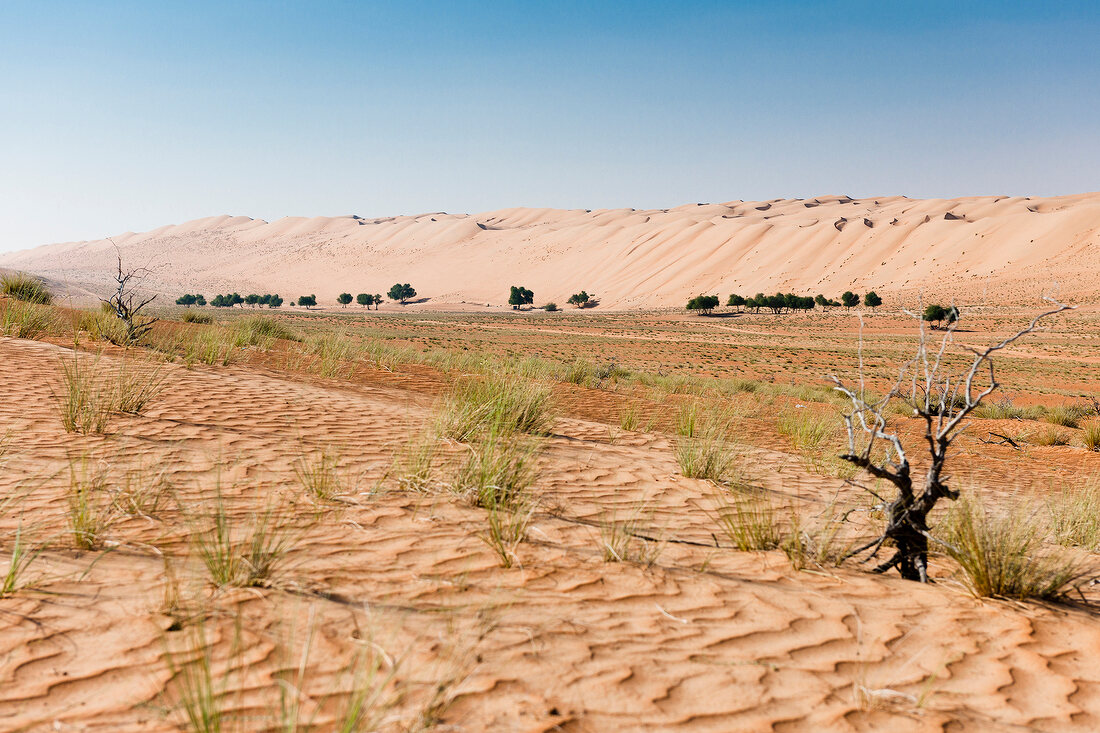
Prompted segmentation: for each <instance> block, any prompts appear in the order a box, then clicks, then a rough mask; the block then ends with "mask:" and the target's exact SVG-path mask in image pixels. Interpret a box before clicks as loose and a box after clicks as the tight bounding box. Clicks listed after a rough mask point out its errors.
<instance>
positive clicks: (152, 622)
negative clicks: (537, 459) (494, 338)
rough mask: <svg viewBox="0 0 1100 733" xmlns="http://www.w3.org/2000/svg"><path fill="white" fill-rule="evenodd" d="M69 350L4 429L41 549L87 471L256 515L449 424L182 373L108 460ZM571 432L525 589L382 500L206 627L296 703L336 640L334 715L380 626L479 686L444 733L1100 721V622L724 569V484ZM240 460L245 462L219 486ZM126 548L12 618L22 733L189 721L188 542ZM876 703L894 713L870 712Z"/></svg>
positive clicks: (80, 561)
mask: <svg viewBox="0 0 1100 733" xmlns="http://www.w3.org/2000/svg"><path fill="white" fill-rule="evenodd" d="M69 353H70V352H69V351H68V350H66V349H63V348H60V347H57V346H53V345H50V344H42V343H35V342H29V341H16V340H10V339H0V398H2V399H0V424H4V425H7V426H10V427H13V428H15V429H17V430H18V431H19V435H20V440H19V443H18V445H17V447H16V450H15V451H14V452H13V454H12V455H11V456H10V462H9V464H8V470H7V471H6V472H5V473H4V474H3V475H0V489H3V490H5V491H6V492H11V491H15V490H16V489H18V488H19V487H20V485H21V484H20V482H19V481H18V480H17V477H32V478H33V482H32V485H33V486H34V493H33V496H31V497H30V498H28V500H27V504H26V506H25V509H26V516H28V517H31V516H33V517H35V518H37V520H38V522H39V525H40V526H38V530H39V532H40V533H41V534H48V535H54V536H61V535H62V533H63V531H64V529H63V522H64V520H63V517H64V515H65V508H64V507H65V498H64V496H65V486H66V482H67V480H68V476H69V474H68V468H67V466H68V465H69V461H70V460H72V456H73V455H80V454H81V453H85V454H88V455H92V456H94V457H95V458H96V459H97V460H98V461H100V462H102V465H105V466H109V467H110V470H111V471H112V474H113V475H122V474H123V473H125V472H126V471H128V470H131V469H133V470H138V469H135V467H136V466H138V467H139V466H146V467H148V466H165V465H170V466H172V467H173V470H172V480H173V483H174V486H175V487H176V488H175V490H176V491H177V492H178V497H179V499H178V500H179V501H180V502H181V504H182V505H186V506H197V505H198V501H199V499H200V497H202V496H206V497H209V496H210V495H211V492H212V491H213V488H212V487H213V486H214V485H215V482H220V485H222V486H223V487H225V489H224V490H225V491H226V496H227V497H230V498H231V499H232V500H233V501H234V502H237V501H240V500H244V499H248V498H250V497H257V496H258V497H264V496H269V495H271V493H272V492H273V491H275V490H276V488H275V487H280V486H283V487H285V486H288V485H289V484H290V483H291V482H292V481H293V475H292V469H293V465H294V461H295V459H296V456H297V455H298V454H299V451H301V450H303V446H305V449H307V450H308V449H310V448H312V447H314V446H316V445H318V444H320V441H329V442H333V443H335V444H338V445H340V446H341V447H342V448H343V452H342V456H343V461H344V468H345V469H347V470H349V471H351V472H358V471H365V472H367V473H368V474H376V473H377V472H379V471H381V470H383V468H384V466H385V465H386V463H387V460H388V454H389V451H390V450H392V449H393V448H394V447H395V446H398V445H400V444H401V442H402V441H403V440H404V439H405V438H406V437H407V431H408V429H409V427H410V426H419V425H422V424H424V423H425V422H426V421H428V420H429V419H430V399H429V398H428V396H427V395H423V394H419V395H418V394H409V393H408V392H403V391H401V390H397V389H393V388H388V387H381V386H379V387H375V386H368V385H357V386H354V387H352V386H349V385H337V384H316V383H311V382H308V381H306V382H301V381H294V380H291V379H288V378H287V377H286V376H285V375H280V374H278V373H275V372H271V371H268V370H264V369H257V368H255V367H247V368H246V367H230V368H227V369H221V370H218V369H196V370H188V369H185V368H183V367H182V366H179V365H170V366H168V367H166V374H165V376H166V379H167V380H168V381H167V385H166V386H167V389H166V391H165V397H164V398H163V399H162V400H159V401H158V404H157V406H156V407H155V408H154V409H152V410H150V411H149V412H148V414H146V415H144V416H140V417H137V416H135V417H128V418H120V421H119V423H118V424H117V427H116V429H115V432H114V433H113V435H112V436H111V437H110V438H109V439H106V438H98V437H93V436H84V437H75V436H70V435H66V434H65V433H64V432H63V431H62V429H61V427H60V424H59V421H58V420H57V416H56V413H55V412H54V408H53V406H52V404H51V400H50V395H51V391H52V390H56V389H57V388H58V384H57V377H56V375H55V373H54V372H53V371H52V370H51V369H48V368H44V365H49V364H51V363H53V362H54V360H56V359H58V358H71V357H70V356H69ZM120 358H121V357H120V356H118V355H115V354H110V355H103V356H102V357H101V359H102V361H101V362H100V364H101V366H103V367H104V368H114V367H115V366H117V365H118V364H119V359H120ZM395 415H398V416H400V418H399V419H394V416H395ZM303 426H308V431H305V432H303ZM555 430H556V435H555V436H554V437H552V438H551V439H550V440H549V444H548V446H547V451H546V454H545V456H544V458H543V460H542V470H543V476H542V478H541V479H540V484H539V485H540V491H541V493H542V495H543V502H544V505H545V506H546V507H550V508H552V507H559V509H555V510H548V511H546V512H543V513H540V514H539V515H538V516H537V518H536V520H535V522H534V525H533V527H532V529H531V535H532V541H531V542H530V543H529V545H525V547H524V549H523V552H524V555H523V567H521V568H514V569H512V570H510V571H502V570H501V569H500V568H499V567H498V566H497V563H496V561H495V559H494V557H493V555H492V553H491V552H490V551H489V549H488V548H487V547H486V545H485V544H484V543H483V542H481V541H480V540H479V539H478V538H477V536H476V532H475V530H476V529H477V528H478V527H479V523H480V522H483V521H484V520H482V519H480V515H479V513H478V511H477V510H476V509H473V508H470V507H468V506H463V505H462V504H460V503H458V502H455V501H448V500H445V499H439V498H432V497H428V496H423V495H416V494H409V493H405V492H392V493H382V494H378V495H372V494H369V493H364V494H363V495H362V497H361V499H362V500H361V501H355V502H354V503H353V504H351V505H348V506H347V507H346V508H345V509H343V510H341V511H340V512H339V513H337V514H333V515H332V516H329V517H327V518H326V521H325V522H322V523H319V524H317V525H312V526H311V528H310V529H309V531H308V534H306V535H303V537H302V538H301V540H300V542H299V547H298V548H297V549H296V550H295V551H294V553H293V556H292V558H291V559H290V561H289V565H290V567H291V570H290V571H288V572H289V573H290V574H291V575H292V576H293V578H294V580H293V582H288V583H287V584H286V589H284V590H281V591H265V592H264V593H260V592H248V591H243V590H242V591H221V592H219V594H218V595H217V597H216V600H217V602H218V604H220V605H219V608H221V609H222V612H221V613H220V614H217V615H214V616H212V618H211V619H210V620H209V621H208V622H207V623H208V624H209V626H208V633H209V637H208V643H209V644H211V646H212V649H213V651H212V654H213V655H214V656H215V658H217V659H219V660H220V659H223V658H226V659H232V658H234V657H232V656H231V647H234V646H243V651H240V652H238V653H239V654H241V655H242V659H247V660H249V661H248V673H249V674H251V675H254V680H255V684H256V685H257V686H264V685H266V686H267V687H269V688H270V687H272V686H273V684H274V683H273V681H272V680H273V679H274V678H275V677H276V675H278V674H284V675H285V674H286V669H287V668H288V666H291V665H290V664H289V663H288V662H287V661H286V660H285V659H283V658H282V657H281V656H280V651H279V650H278V649H276V648H275V643H276V642H275V641H273V640H278V639H279V638H281V637H280V636H279V634H280V628H281V627H282V626H284V625H285V624H287V623H288V622H289V621H290V620H293V619H304V618H312V619H314V622H315V624H316V625H317V626H318V627H319V629H320V633H318V634H317V641H316V649H315V652H314V655H313V657H312V661H311V662H310V668H311V670H312V674H313V675H316V676H317V678H318V679H319V686H318V690H320V692H319V693H316V694H318V695H320V694H323V693H325V691H331V689H332V688H331V687H330V685H332V684H335V683H334V682H331V681H330V680H332V679H335V677H336V676H337V672H338V670H339V667H340V664H342V663H343V660H345V659H347V657H348V655H349V654H350V653H351V650H354V649H355V648H356V644H357V639H358V636H357V634H359V633H360V631H359V630H360V629H365V628H373V629H374V633H376V634H378V637H377V638H379V639H380V640H382V641H383V642H384V643H385V645H386V646H388V647H389V648H390V650H391V652H393V653H400V652H401V650H405V651H404V653H406V654H408V659H409V660H410V663H409V667H410V668H411V669H412V670H414V672H413V673H412V678H411V682H410V685H411V687H410V689H411V695H412V700H411V702H416V700H417V699H418V697H417V696H418V695H419V690H420V689H421V687H423V686H424V684H425V682H424V681H425V680H430V679H432V677H431V675H432V674H434V672H433V671H432V670H433V669H434V667H433V666H432V664H433V663H435V662H432V660H433V659H435V660H438V658H439V657H440V655H441V654H443V652H444V650H447V649H453V650H457V651H455V652H454V653H457V654H459V655H460V656H461V657H462V659H463V660H465V661H464V665H465V666H464V667H463V669H462V674H463V676H462V681H461V683H460V684H459V686H458V687H457V688H456V690H455V693H456V695H457V698H458V699H457V701H456V702H455V704H454V706H453V707H452V708H451V709H450V710H449V711H448V713H447V717H446V721H445V725H444V726H442V727H441V728H440V729H441V730H454V731H482V730H485V731H489V730H492V731H502V730H509V731H513V730H514V731H521V730H522V731H551V730H568V731H578V732H580V731H612V730H629V731H634V730H680V731H730V730H743V731H769V730H771V731H775V730H791V731H796V730H797V731H811V730H812V731H838V732H840V731H845V732H847V731H859V730H897V731H939V730H959V731H971V730H972V731H1010V730H1024V729H1028V730H1031V729H1035V730H1048V731H1061V730H1065V731H1069V730H1094V729H1095V727H1096V725H1097V723H1098V721H1100V696H1098V694H1097V691H1098V689H1100V675H1098V673H1097V670H1096V667H1095V664H1093V663H1092V660H1094V659H1095V655H1096V652H1097V651H1100V629H1098V627H1097V625H1096V623H1095V617H1094V616H1092V615H1090V614H1089V613H1088V612H1086V611H1082V610H1077V609H1073V608H1048V607H1044V606H1020V607H1016V606H1013V605H1011V604H1006V603H1001V602H983V601H978V600H975V599H972V598H970V597H969V596H966V595H964V594H961V593H959V592H957V591H951V590H948V589H946V588H944V587H941V586H923V587H922V586H918V585H916V584H912V583H907V582H905V581H902V580H900V579H896V578H893V577H874V576H870V575H868V574H865V573H863V574H861V573H858V572H849V571H838V572H837V573H836V574H832V573H802V574H799V573H795V572H794V571H792V570H791V569H790V567H789V566H788V565H787V563H786V562H785V560H784V559H783V557H782V555H781V554H780V553H778V552H772V553H730V552H722V553H719V552H718V551H717V550H715V549H714V548H713V547H711V542H712V538H713V535H712V534H711V533H712V531H713V526H712V523H711V521H710V519H709V517H708V513H707V509H708V507H709V506H710V499H709V496H710V494H711V492H713V486H711V485H710V484H708V483H707V482H704V481H701V480H693V479H686V478H683V477H682V476H678V471H677V465H676V461H675V459H674V457H673V455H672V449H671V445H670V443H669V440H668V438H667V437H664V436H660V435H653V434H642V433H628V434H625V435H624V436H623V437H622V439H621V440H620V441H617V442H616V444H614V445H611V444H608V443H607V442H606V435H607V426H606V425H602V424H599V423H593V422H589V421H586V420H582V419H576V418H562V419H561V420H560V421H559V423H558V425H557V426H556V429H555ZM754 459H755V460H760V461H764V462H770V463H772V464H773V465H774V464H775V462H776V461H777V460H779V461H785V462H787V463H788V464H789V466H788V467H785V468H784V472H783V474H782V477H780V476H779V475H778V474H775V481H776V483H777V485H781V486H784V487H786V488H787V489H788V490H790V488H791V483H790V482H791V481H793V480H796V479H797V481H798V484H799V486H800V493H802V494H803V495H804V496H806V497H807V498H813V499H814V500H820V501H823V502H824V501H827V500H828V499H829V498H830V496H833V495H834V493H835V487H832V486H831V485H830V481H829V480H828V479H826V478H824V477H823V476H820V475H817V474H811V473H807V472H806V471H805V470H804V469H799V468H798V467H797V466H798V463H797V461H796V460H793V458H792V457H791V456H783V455H781V454H778V453H776V452H775V451H770V452H769V451H758V452H756V453H754ZM219 460H220V461H222V462H225V463H227V464H229V467H228V468H226V469H225V470H218V469H216V468H215V464H217V463H218V462H219ZM833 483H835V480H834V481H833ZM643 498H645V499H646V500H647V501H648V502H649V505H650V506H651V507H652V508H653V509H654V511H655V515H654V517H653V520H652V521H653V523H654V525H655V526H662V527H664V529H665V531H667V532H668V533H669V535H670V536H673V537H675V538H677V543H674V544H670V545H669V546H668V547H667V548H666V550H665V552H664V553H663V555H662V556H661V558H660V562H659V563H658V564H656V565H654V566H652V567H650V568H646V567H644V566H641V565H636V564H629V563H627V564H607V563H604V562H602V560H601V559H600V556H599V553H598V551H597V550H596V548H595V542H594V536H595V533H596V532H597V530H596V529H595V528H594V527H593V526H592V525H591V520H595V519H598V518H599V517H600V516H601V512H605V511H607V510H609V509H610V510H616V509H621V510H623V511H629V510H630V508H631V507H632V506H635V505H636V504H637V502H638V501H640V500H641V499H643ZM164 511H165V512H172V511H173V510H172V508H171V506H169V505H166V506H165V508H164ZM172 516H175V515H174V514H173V515H172ZM18 521H19V517H18V516H14V515H13V516H8V517H5V518H4V519H3V521H2V522H0V526H2V527H3V529H4V530H5V531H13V530H14V528H15V527H16V526H17V524H16V523H17V522H18ZM111 535H112V537H114V538H118V544H117V546H116V547H115V548H114V551H112V552H109V553H105V554H103V555H102V556H100V555H99V554H98V553H82V552H74V551H72V550H66V549H64V548H58V549H52V550H51V551H50V552H49V553H47V554H46V555H44V556H43V558H42V560H41V562H40V564H39V567H41V568H42V571H43V572H44V573H46V578H45V579H44V580H42V581H41V582H42V583H43V585H42V586H41V589H42V590H43V591H45V592H44V593H38V594H32V593H27V594H18V595H16V596H14V597H11V598H8V599H5V600H4V601H3V602H2V603H0V728H2V729H4V730H114V731H131V730H132V731H137V730H157V731H160V730H177V729H179V727H181V726H180V719H181V717H180V716H181V712H180V711H179V710H178V709H174V708H172V707H171V706H170V705H167V704H166V702H165V697H164V694H165V690H166V689H167V688H169V687H171V683H170V677H171V675H170V674H169V670H168V667H167V666H166V664H165V661H164V659H165V655H166V654H167V651H166V650H169V649H174V648H176V647H177V646H181V645H182V642H183V641H184V640H185V639H186V633H187V632H185V631H172V630H170V629H169V627H168V618H167V617H166V616H165V615H164V614H163V613H162V612H161V611H159V610H158V608H159V606H160V604H161V590H162V587H163V585H164V582H165V580H164V565H163V561H162V558H161V552H160V551H158V550H156V549H155V548H157V547H160V548H165V551H166V552H167V551H169V550H170V551H172V552H180V553H182V552H185V550H186V547H187V540H186V525H185V523H184V522H181V521H171V522H164V521H160V520H157V519H153V518H149V517H142V516H133V517H129V518H126V519H123V520H120V521H119V523H118V524H116V525H114V526H113V527H112V529H111ZM180 567H181V569H180V571H179V572H181V573H182V572H184V569H186V567H188V566H185V565H184V564H182V561H181V566H180ZM192 571H193V572H196V573H199V572H201V571H200V570H199V569H197V568H192ZM317 589H324V591H325V593H324V594H321V593H319V592H315V591H316V590H317ZM196 592H198V591H196ZM235 614H240V618H242V619H243V620H244V622H245V624H246V625H245V628H244V630H243V632H241V631H237V632H234V626H233V624H234V622H233V618H234V616H235ZM237 636H241V637H242V638H240V639H238V638H237ZM448 653H451V652H448ZM242 664H243V662H242ZM235 684H236V683H235ZM864 688H866V689H868V690H871V691H872V692H873V693H874V694H876V695H879V696H880V697H881V700H879V701H878V702H876V703H874V704H861V703H860V702H859V699H860V698H859V694H858V691H859V690H861V689H864ZM251 694H258V689H251V690H250V691H249V692H248V693H247V694H245V693H242V696H237V694H236V693H234V694H233V695H229V696H228V700H229V701H230V702H229V703H228V704H229V705H230V706H231V709H233V710H238V709H248V706H249V705H255V704H256V701H255V699H253V698H251V697H249V696H248V695H251ZM923 696H927V699H925V697H923ZM169 699H170V696H169ZM385 729H386V730H389V729H390V728H389V727H387V728H385Z"/></svg>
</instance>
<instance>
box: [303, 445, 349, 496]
mask: <svg viewBox="0 0 1100 733" xmlns="http://www.w3.org/2000/svg"><path fill="white" fill-rule="evenodd" d="M339 465H340V457H339V456H338V455H337V454H336V453H334V452H333V451H332V450H330V449H327V448H326V449H322V450H320V451H318V452H317V453H314V454H306V453H303V454H302V455H300V456H298V460H297V461H295V463H294V476H295V478H297V479H298V485H299V486H301V487H302V489H303V490H304V491H305V492H306V493H308V494H310V495H311V496H313V497H314V498H316V499H320V500H321V501H332V500H333V499H336V498H337V497H338V496H340V495H341V494H343V493H345V492H346V488H345V485H344V481H343V479H342V478H341V477H340V471H339Z"/></svg>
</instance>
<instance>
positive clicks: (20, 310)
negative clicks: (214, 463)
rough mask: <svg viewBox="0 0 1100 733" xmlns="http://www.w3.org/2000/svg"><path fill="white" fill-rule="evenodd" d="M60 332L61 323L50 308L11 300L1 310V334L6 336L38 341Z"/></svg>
mask: <svg viewBox="0 0 1100 733" xmlns="http://www.w3.org/2000/svg"><path fill="white" fill-rule="evenodd" d="M59 331H60V321H59V320H58V318H57V314H56V312H55V311H54V310H53V309H52V308H50V307H49V306H45V305H38V304H36V303H25V302H23V301H19V300H11V301H8V302H7V303H5V304H4V307H3V310H0V333H2V334H3V335H5V336H11V337H13V338H19V339H36V338H39V337H41V336H50V335H56V334H57V333H59Z"/></svg>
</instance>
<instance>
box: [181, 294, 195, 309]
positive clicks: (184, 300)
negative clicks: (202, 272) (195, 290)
mask: <svg viewBox="0 0 1100 733" xmlns="http://www.w3.org/2000/svg"><path fill="white" fill-rule="evenodd" d="M197 302H198V298H197V297H195V296H194V295H191V293H184V294H183V295H181V296H180V297H178V298H176V305H182V306H186V307H188V308H190V307H191V306H193V305H194V304H195V303H197Z"/></svg>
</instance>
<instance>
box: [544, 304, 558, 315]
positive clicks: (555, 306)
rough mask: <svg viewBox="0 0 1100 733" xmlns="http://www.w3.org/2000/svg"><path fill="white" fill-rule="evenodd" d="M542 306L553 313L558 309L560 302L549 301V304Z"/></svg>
mask: <svg viewBox="0 0 1100 733" xmlns="http://www.w3.org/2000/svg"><path fill="white" fill-rule="evenodd" d="M542 308H543V310H545V311H546V312H547V313H553V312H555V311H557V309H558V304H557V303H547V304H546V305H544V306H543V307H542Z"/></svg>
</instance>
